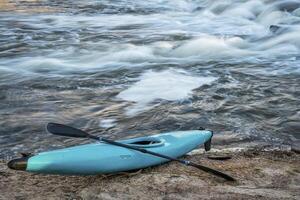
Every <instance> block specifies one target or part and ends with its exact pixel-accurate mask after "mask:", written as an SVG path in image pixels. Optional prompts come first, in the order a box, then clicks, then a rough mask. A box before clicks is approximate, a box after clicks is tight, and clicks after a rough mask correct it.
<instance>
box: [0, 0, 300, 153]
mask: <svg viewBox="0 0 300 200" xmlns="http://www.w3.org/2000/svg"><path fill="white" fill-rule="evenodd" d="M299 58H300V2H299V1H295V0H294V1H293V0H290V1H289V0H285V1H283V0H282V1H271V0H252V1H244V0H226V1H217V0H207V1H205V0H176V1H174V0H149V1H145V2H144V1H132V0H118V1H95V0H91V1H63V2H61V1H55V0H30V1H29V0H28V1H24V0H23V1H7V0H0V151H1V153H0V157H3V156H6V155H11V154H14V153H16V152H19V151H41V150H45V149H51V148H59V147H63V146H69V145H74V144H78V143H84V142H88V141H82V140H73V139H67V138H57V137H54V136H51V135H49V134H46V132H45V130H44V126H45V124H46V123H47V122H49V121H53V122H61V123H67V124H70V125H74V126H76V127H78V128H83V129H86V130H90V131H92V132H93V133H95V134H104V135H106V136H108V137H111V138H123V137H133V136H137V135H149V134H153V133H155V132H161V131H173V130H186V129H195V128H198V127H200V126H203V127H207V128H209V129H212V130H214V131H215V132H216V134H220V135H224V136H225V135H228V134H234V135H235V136H236V137H237V140H236V141H239V142H249V141H265V142H269V143H286V142H289V141H290V140H293V138H299V133H300V125H299V124H300V106H299V105H300V89H299V88H300V61H299ZM107 128H109V130H106V129H107ZM233 145H234V144H233Z"/></svg>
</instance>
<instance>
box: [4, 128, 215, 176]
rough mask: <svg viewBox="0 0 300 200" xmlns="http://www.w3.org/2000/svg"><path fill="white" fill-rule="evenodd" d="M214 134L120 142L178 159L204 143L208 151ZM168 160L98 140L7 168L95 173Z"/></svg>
mask: <svg viewBox="0 0 300 200" xmlns="http://www.w3.org/2000/svg"><path fill="white" fill-rule="evenodd" d="M212 135H213V134H212V132H211V131H208V130H191V131H176V132H168V133H162V134H157V135H152V136H148V137H138V138H133V139H127V140H119V141H117V142H120V143H124V144H128V145H131V146H133V147H139V148H145V149H147V150H148V151H152V152H155V153H161V154H164V155H167V156H170V157H173V158H178V157H180V156H183V155H185V154H186V153H188V152H190V151H192V150H193V149H195V148H197V147H198V146H199V145H202V144H204V145H205V147H206V150H208V149H207V148H208V146H209V145H210V141H211V138H212ZM208 143H209V144H208ZM168 161H169V160H167V159H164V158H161V157H156V156H153V155H150V154H145V153H142V152H139V151H136V150H132V149H127V148H124V147H119V146H115V145H111V144H107V143H104V142H98V143H93V144H85V145H79V146H74V147H69V148H64V149H59V150H53V151H48V152H42V153H38V154H37V155H34V156H31V155H28V156H24V157H23V158H18V159H14V160H11V161H10V162H9V163H8V167H9V168H11V169H15V170H23V171H28V172H34V173H43V174H69V175H94V174H108V173H117V172H124V171H130V170H136V169H142V168H146V167H150V166H154V165H159V164H162V163H165V162H168Z"/></svg>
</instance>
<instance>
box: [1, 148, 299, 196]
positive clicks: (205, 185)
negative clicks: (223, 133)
mask: <svg viewBox="0 0 300 200" xmlns="http://www.w3.org/2000/svg"><path fill="white" fill-rule="evenodd" d="M211 154H216V152H212V153H210V154H205V155H203V154H202V153H199V152H198V153H197V152H196V153H193V154H192V155H188V156H186V158H187V159H190V160H192V161H195V162H199V163H202V164H204V165H207V166H211V167H214V168H216V169H222V170H223V171H226V172H228V173H230V174H231V175H233V176H234V177H235V178H236V179H237V180H238V181H237V182H236V183H229V182H226V181H224V180H222V179H220V178H216V177H213V176H211V175H209V174H207V173H204V172H201V171H198V170H195V169H193V168H191V167H185V166H182V165H180V164H178V163H175V162H171V163H168V164H165V165H161V166H158V167H152V168H148V169H144V170H140V171H137V172H134V173H123V174H118V175H106V176H104V175H99V176H56V175H38V174H30V173H26V172H19V171H12V170H10V169H8V168H7V167H6V161H4V160H2V161H0V179H1V182H0V194H1V195H0V199H1V200H2V199H3V200H4V199H5V200H8V199H300V154H297V153H295V152H292V151H275V150H273V151H265V150H245V151H242V152H234V153H233V152H231V153H229V154H230V156H232V158H231V159H229V160H226V161H218V160H210V159H208V158H207V156H208V155H211ZM222 154H223V155H224V153H222ZM227 154H228V153H227Z"/></svg>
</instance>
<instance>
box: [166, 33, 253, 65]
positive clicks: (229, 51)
mask: <svg viewBox="0 0 300 200" xmlns="http://www.w3.org/2000/svg"><path fill="white" fill-rule="evenodd" d="M243 45H245V42H244V41H243V40H242V39H241V38H239V37H233V38H218V37H215V36H209V35H207V36H203V37H200V38H198V39H196V40H191V41H188V42H187V43H185V44H183V45H181V46H179V47H178V48H176V49H174V50H173V52H172V54H173V55H174V56H176V57H190V56H197V57H201V58H211V59H212V58H226V57H230V58H232V57H238V56H241V55H247V54H248V55H249V54H251V52H250V51H247V50H244V49H239V48H238V46H243Z"/></svg>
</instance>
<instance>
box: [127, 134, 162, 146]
mask: <svg viewBox="0 0 300 200" xmlns="http://www.w3.org/2000/svg"><path fill="white" fill-rule="evenodd" d="M124 143H126V144H129V145H131V146H135V147H142V148H151V147H159V146H162V145H164V140H161V139H158V138H154V137H141V138H134V139H129V140H126V141H124Z"/></svg>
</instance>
